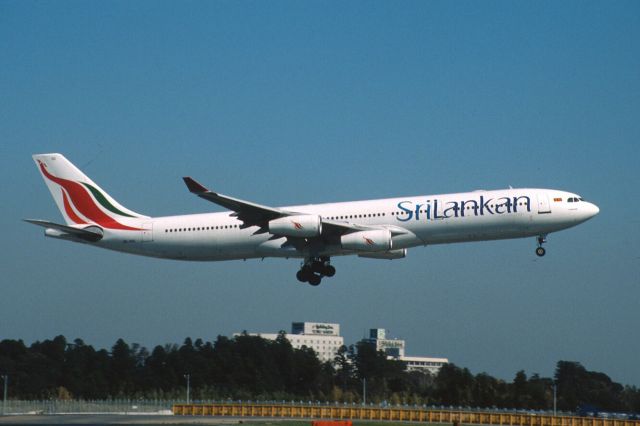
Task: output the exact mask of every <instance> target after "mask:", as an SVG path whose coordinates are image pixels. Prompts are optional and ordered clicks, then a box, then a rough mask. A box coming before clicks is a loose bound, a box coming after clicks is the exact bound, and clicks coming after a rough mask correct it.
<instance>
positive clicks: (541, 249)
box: [536, 247, 547, 257]
mask: <svg viewBox="0 0 640 426" xmlns="http://www.w3.org/2000/svg"><path fill="white" fill-rule="evenodd" d="M546 253H547V251H546V250H545V249H544V247H538V248H537V249H536V254H537V255H538V256H539V257H542V256H544V255H545V254H546Z"/></svg>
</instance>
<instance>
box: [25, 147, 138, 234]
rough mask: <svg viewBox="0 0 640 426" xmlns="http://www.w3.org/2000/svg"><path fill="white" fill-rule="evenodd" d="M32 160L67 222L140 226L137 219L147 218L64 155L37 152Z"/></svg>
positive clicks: (69, 223)
mask: <svg viewBox="0 0 640 426" xmlns="http://www.w3.org/2000/svg"><path fill="white" fill-rule="evenodd" d="M33 160H34V161H35V162H36V166H37V167H38V170H40V173H41V174H42V177H43V178H44V181H45V182H46V184H47V187H48V188H49V191H51V195H52V196H53V199H54V200H55V202H56V204H57V205H58V209H59V210H60V213H62V217H64V220H65V222H66V223H67V225H87V224H91V225H99V226H101V227H103V228H107V229H122V230H139V229H140V228H139V227H138V225H139V224H140V219H148V216H144V215H141V214H138V213H136V212H134V211H132V210H129V209H127V208H126V207H124V206H123V205H121V204H120V203H118V202H117V201H116V200H114V199H113V198H112V197H111V196H110V195H109V194H107V193H106V192H105V191H103V190H102V188H100V187H99V186H98V185H97V184H96V183H95V182H93V181H92V180H91V179H89V177H88V176H86V175H85V174H84V173H82V172H81V171H80V170H79V169H78V168H77V167H76V166H74V165H73V164H72V163H71V162H70V161H69V160H67V159H66V158H65V157H64V155H62V154H36V155H34V156H33Z"/></svg>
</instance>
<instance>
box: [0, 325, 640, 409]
mask: <svg viewBox="0 0 640 426" xmlns="http://www.w3.org/2000/svg"><path fill="white" fill-rule="evenodd" d="M0 374H7V375H8V376H9V397H10V398H12V399H42V398H47V399H49V398H58V399H71V398H73V399H109V398H151V399H184V397H185V393H186V382H187V377H186V375H188V376H189V382H190V388H191V397H192V399H193V400H207V399H233V400H238V399H241V400H248V399H251V400H286V401H290V400H296V401H299V400H302V401H331V402H333V401H337V402H356V403H359V402H362V398H363V384H364V383H365V382H366V399H367V402H371V403H382V402H387V403H389V404H418V405H422V404H427V405H444V406H463V407H500V408H512V409H536V410H550V409H551V408H552V407H553V386H554V383H555V384H556V386H557V404H558V405H557V406H558V409H559V410H563V411H575V410H576V409H578V407H585V406H589V407H596V408H597V409H598V410H601V411H608V412H636V413H638V412H640V390H639V389H638V388H636V387H631V386H623V385H621V384H619V383H615V382H613V381H612V380H611V379H610V378H609V377H608V376H607V375H605V374H603V373H597V372H592V371H587V370H586V369H585V368H584V367H583V366H582V365H580V364H579V363H577V362H569V361H560V362H558V364H557V367H556V371H555V375H554V377H553V378H544V377H540V376H538V375H537V374H534V375H532V376H530V377H528V376H527V375H526V374H525V372H524V371H520V372H518V373H517V374H516V375H515V377H514V379H513V381H511V382H507V381H504V380H500V379H496V378H494V377H492V376H490V375H488V374H486V373H480V374H476V375H474V374H472V373H471V372H470V371H469V370H468V369H466V368H460V367H458V366H456V365H454V364H448V365H445V366H444V367H443V368H442V369H441V370H440V372H439V373H438V374H437V375H435V376H433V375H430V374H425V373H421V372H407V371H405V366H404V364H403V363H402V362H399V361H393V360H387V359H386V356H385V355H384V354H383V353H382V352H376V351H375V348H374V347H373V346H371V345H369V344H366V343H362V342H361V343H358V344H357V345H355V346H351V347H349V348H346V347H343V348H342V349H341V351H340V352H339V353H338V354H337V355H336V357H335V360H334V362H328V363H321V362H320V361H319V360H318V358H317V356H316V354H315V352H314V351H313V350H311V349H306V348H303V349H293V348H292V346H291V344H290V343H289V341H288V340H287V339H286V338H285V337H284V334H283V333H281V334H280V336H279V337H278V339H277V340H275V341H269V340H265V339H263V338H261V337H257V336H249V335H247V334H242V335H240V336H237V337H234V338H228V337H224V336H218V338H217V339H216V340H215V341H214V342H204V341H203V340H201V339H197V340H195V342H194V341H192V339H190V338H187V339H185V341H184V343H183V344H182V345H180V346H178V345H164V346H156V347H155V348H154V349H153V350H152V351H151V352H149V351H148V350H147V349H146V348H144V347H142V346H140V345H137V344H132V345H129V344H127V343H126V342H125V341H124V340H122V339H119V340H118V341H117V342H116V343H115V344H114V345H113V347H112V348H111V350H110V351H107V350H105V349H100V350H96V349H94V348H93V347H92V346H91V345H87V344H85V343H84V342H83V341H82V340H80V339H76V340H74V341H73V342H69V341H67V339H66V338H65V337H63V336H58V337H56V338H54V339H53V340H45V341H42V342H35V343H33V344H32V345H30V346H26V345H25V344H24V342H22V341H21V340H3V341H0Z"/></svg>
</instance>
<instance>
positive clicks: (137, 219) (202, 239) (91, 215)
mask: <svg viewBox="0 0 640 426" xmlns="http://www.w3.org/2000/svg"><path fill="white" fill-rule="evenodd" d="M33 158H34V160H35V161H36V164H37V166H38V168H39V170H40V172H41V173H42V175H43V178H44V179H45V182H46V183H47V186H48V187H49V189H50V191H51V194H52V195H53V197H54V199H55V201H56V203H57V205H58V207H59V209H60V212H61V213H62V216H63V217H64V219H65V223H66V224H65V225H63V224H56V223H52V222H48V221H42V220H33V219H28V220H27V221H28V222H30V223H34V224H36V225H39V226H43V227H45V228H46V230H45V235H47V236H49V237H54V238H60V239H66V240H70V241H75V242H82V243H86V244H90V245H94V246H97V247H102V248H106V249H110V250H116V251H122V252H126V253H132V254H138V255H143V256H151V257H158V258H167V259H179V260H195V261H216V260H233V259H251V258H265V257H283V258H289V257H293V258H302V259H304V262H303V265H302V267H301V269H300V270H299V271H298V274H297V277H298V279H299V280H300V281H304V282H309V283H310V284H312V285H317V284H319V283H320V280H321V278H322V277H324V276H333V275H334V274H335V268H334V267H333V266H331V265H330V258H331V257H332V256H344V255H358V256H361V257H370V258H376V259H399V258H403V257H405V255H406V251H407V249H409V248H412V247H416V246H425V245H429V244H443V243H454V242H465V241H484V240H497V239H509V238H523V237H531V236H536V237H537V241H538V247H537V248H536V254H537V255H538V256H543V255H544V254H545V250H544V248H543V247H542V244H543V243H544V242H545V241H546V240H545V238H546V235H547V234H549V233H551V232H555V231H559V230H562V229H566V228H570V227H572V226H575V225H578V224H580V223H582V222H584V221H586V220H588V219H590V218H591V217H593V216H595V215H596V214H598V212H599V209H598V207H597V206H596V205H595V204H592V203H589V202H586V201H584V200H583V199H582V197H580V196H579V195H576V194H574V193H570V192H565V191H559V190H553V189H531V188H520V189H513V188H510V189H505V190H495V191H474V192H466V193H456V194H443V195H425V196H417V197H400V198H388V199H380V200H367V201H353V202H343V203H329V204H316V205H303V206H287V207H278V208H273V207H268V206H263V205H259V204H255V203H252V202H248V201H243V200H239V199H236V198H233V197H228V196H225V195H222V194H219V193H215V192H212V191H209V190H208V189H207V188H205V187H204V186H202V185H200V184H199V183H197V182H196V181H194V180H193V179H191V178H184V180H185V183H186V184H187V187H188V188H189V190H190V191H191V192H192V193H194V194H196V195H198V196H199V197H201V198H204V199H205V200H208V201H211V202H213V203H216V204H218V205H221V206H223V207H225V208H227V209H229V210H230V212H223V213H204V214H192V215H180V216H167V217H148V216H144V215H140V214H138V213H135V212H133V211H131V210H128V209H126V208H125V207H123V206H122V205H120V204H118V203H117V202H116V201H115V200H114V199H113V198H111V197H110V196H109V195H108V194H107V193H106V192H104V191H103V190H102V189H100V187H98V185H96V184H95V183H94V182H93V181H91V179H89V178H88V177H87V176H86V175H84V174H83V173H82V172H81V171H80V170H78V169H77V168H76V167H75V166H74V165H73V164H71V163H70V162H69V161H68V160H67V159H66V158H65V157H64V156H63V155H61V154H38V155H34V156H33Z"/></svg>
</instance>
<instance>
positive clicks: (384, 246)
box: [340, 229, 391, 252]
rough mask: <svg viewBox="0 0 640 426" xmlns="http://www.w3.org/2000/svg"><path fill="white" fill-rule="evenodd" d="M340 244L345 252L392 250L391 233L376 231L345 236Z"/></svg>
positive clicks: (383, 230) (385, 230)
mask: <svg viewBox="0 0 640 426" xmlns="http://www.w3.org/2000/svg"><path fill="white" fill-rule="evenodd" d="M340 244H342V248H343V249H345V250H355V251H373V252H376V251H389V250H391V231H389V230H388V229H376V230H372V231H360V232H354V233H351V234H346V235H343V236H342V237H341V238H340Z"/></svg>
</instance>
